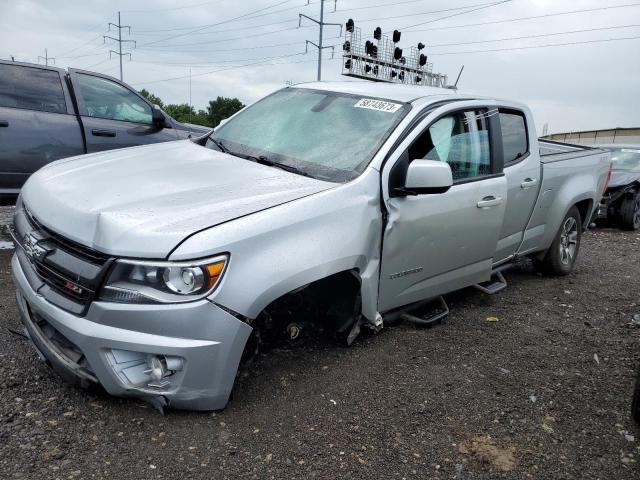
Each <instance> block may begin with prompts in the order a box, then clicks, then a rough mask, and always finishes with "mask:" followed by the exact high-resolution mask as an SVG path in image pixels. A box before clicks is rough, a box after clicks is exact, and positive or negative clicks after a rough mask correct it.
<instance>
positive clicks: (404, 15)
mask: <svg viewBox="0 0 640 480" xmlns="http://www.w3.org/2000/svg"><path fill="white" fill-rule="evenodd" d="M505 1H512V0H505ZM479 5H482V7H480V8H478V9H477V10H480V9H481V8H487V7H493V6H494V5H496V2H491V3H481V4H479ZM464 8H468V7H464ZM453 10H460V8H446V9H444V10H431V11H428V12H417V13H416V12H414V13H405V14H403V15H394V16H392V17H389V16H385V17H376V18H365V19H358V23H359V24H360V23H365V22H375V21H378V20H392V19H394V18H405V17H419V16H420V15H430V14H433V13H442V12H450V11H453ZM473 11H475V10H469V11H466V12H460V13H457V14H455V15H448V16H445V17H441V18H436V19H434V20H430V21H429V22H427V23H431V22H432V21H433V22H436V21H438V20H442V19H445V18H449V17H454V16H456V15H464V14H465V13H470V12H473Z"/></svg>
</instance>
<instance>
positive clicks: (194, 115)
mask: <svg viewBox="0 0 640 480" xmlns="http://www.w3.org/2000/svg"><path fill="white" fill-rule="evenodd" d="M164 111H165V112H167V113H168V114H169V115H171V116H172V117H173V118H175V119H176V120H177V121H179V122H181V123H193V124H195V125H203V126H205V127H209V126H210V125H209V118H208V117H207V112H205V111H204V110H199V111H197V112H196V110H195V108H193V107H192V106H189V104H187V103H181V104H179V105H178V104H173V103H172V104H169V105H165V106H164Z"/></svg>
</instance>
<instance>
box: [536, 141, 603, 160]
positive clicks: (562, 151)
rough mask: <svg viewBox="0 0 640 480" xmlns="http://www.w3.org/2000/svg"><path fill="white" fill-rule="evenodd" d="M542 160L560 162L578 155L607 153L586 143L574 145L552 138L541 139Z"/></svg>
mask: <svg viewBox="0 0 640 480" xmlns="http://www.w3.org/2000/svg"><path fill="white" fill-rule="evenodd" d="M538 144H539V145H540V161H541V162H542V163H551V162H559V161H562V160H569V159H571V158H576V157H585V156H590V155H599V154H602V153H605V151H604V150H601V149H599V148H593V147H587V146H585V145H574V144H571V143H561V142H553V141H551V140H543V139H539V140H538Z"/></svg>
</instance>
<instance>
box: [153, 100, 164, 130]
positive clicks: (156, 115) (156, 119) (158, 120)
mask: <svg viewBox="0 0 640 480" xmlns="http://www.w3.org/2000/svg"><path fill="white" fill-rule="evenodd" d="M151 122H152V123H153V125H154V126H156V127H158V128H159V129H163V128H164V127H165V126H166V119H165V118H164V113H162V110H160V109H159V108H158V106H157V105H154V106H153V108H152V109H151Z"/></svg>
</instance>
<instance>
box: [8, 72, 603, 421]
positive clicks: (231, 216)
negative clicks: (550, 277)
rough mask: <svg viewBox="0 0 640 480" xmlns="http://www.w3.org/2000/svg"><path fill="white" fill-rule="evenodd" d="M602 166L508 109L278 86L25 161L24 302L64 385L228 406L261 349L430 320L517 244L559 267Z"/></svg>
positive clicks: (568, 263)
mask: <svg viewBox="0 0 640 480" xmlns="http://www.w3.org/2000/svg"><path fill="white" fill-rule="evenodd" d="M610 163H611V162H610V157H609V154H608V153H606V152H603V151H601V150H596V149H590V148H585V147H578V146H568V145H564V144H556V143H552V142H539V141H538V140H537V137H536V133H535V129H534V123H533V119H532V117H531V113H530V112H529V110H528V109H527V107H525V106H524V105H521V104H519V103H514V102H510V101H504V100H498V99H494V98H481V97H478V96H475V95H467V94H463V93H459V92H454V91H452V90H446V89H436V88H427V87H410V86H400V85H388V84H373V83H367V82H364V83H361V82H344V83H310V84H305V85H298V86H296V87H289V88H285V89H283V90H280V91H277V92H275V93H273V94H271V95H269V96H267V97H266V98H264V99H262V100H261V101H259V102H257V103H255V104H254V105H253V106H251V107H249V108H247V109H245V110H244V111H241V112H239V113H238V114H236V115H235V116H234V117H232V118H231V119H230V120H229V121H228V122H226V123H225V124H223V125H222V126H220V127H218V128H217V129H216V130H215V132H214V133H213V134H211V135H210V136H205V137H202V138H200V139H197V140H195V141H192V140H183V141H176V142H169V143H163V144H157V145H147V146H141V147H134V148H128V149H123V150H118V151H110V152H101V153H95V154H89V155H84V156H79V157H74V158H68V159H64V160H60V161H57V162H54V163H52V164H50V165H48V166H46V167H44V168H43V169H41V170H40V171H38V172H37V173H36V174H34V175H33V176H32V177H31V178H30V179H29V180H28V181H27V183H26V185H25V187H24V188H23V190H22V194H21V197H20V199H19V200H18V204H17V208H16V213H15V218H14V229H13V236H14V242H15V244H16V252H15V256H14V258H13V260H12V268H13V276H14V279H15V283H16V286H17V300H18V305H19V307H20V312H21V315H22V320H23V322H24V325H25V327H26V330H27V331H28V334H29V336H30V338H31V340H32V341H33V343H34V344H35V346H36V347H37V350H38V351H39V352H40V355H41V356H42V357H43V358H45V359H47V361H48V362H49V363H50V364H51V365H52V367H53V368H54V369H55V370H57V371H58V372H59V373H60V374H61V375H62V376H63V377H65V378H67V379H69V380H71V381H74V382H76V383H78V384H80V385H82V386H87V385H92V384H100V385H102V387H104V389H105V390H106V391H107V392H109V393H111V394H114V395H119V396H134V397H139V398H145V399H147V400H149V401H150V402H152V403H154V404H156V405H158V406H164V405H169V406H171V407H175V408H186V409H198V410H207V409H220V408H223V407H224V406H225V405H226V403H227V401H228V399H229V395H230V393H231V390H232V386H233V383H234V379H235V376H236V372H237V369H238V365H239V362H240V360H241V357H242V355H243V352H244V353H245V354H246V353H247V352H248V351H252V350H253V349H254V348H255V346H256V344H258V343H259V342H260V341H267V340H268V341H278V340H279V339H285V340H286V339H295V338H297V337H299V336H300V335H303V334H305V331H311V332H313V331H314V330H315V331H322V332H325V333H327V334H329V335H332V336H336V337H337V338H338V339H340V340H341V341H346V342H347V343H350V342H351V341H352V340H353V339H354V338H355V337H356V335H357V334H358V332H359V331H360V329H361V327H370V328H372V329H374V330H379V329H381V328H382V327H383V325H385V323H388V322H391V321H393V320H395V319H398V318H399V317H400V316H403V317H404V318H406V319H408V320H411V321H414V322H417V323H428V322H430V321H433V320H434V319H436V318H441V317H442V315H443V311H444V312H446V304H445V302H444V300H443V299H442V297H441V296H442V295H443V294H445V293H447V292H451V291H453V290H456V289H460V288H463V287H467V286H470V285H476V286H477V287H478V288H480V289H481V290H483V291H485V292H487V293H494V292H496V291H498V290H500V289H501V288H503V287H504V285H505V282H504V280H503V277H502V276H501V274H500V272H501V271H502V270H503V269H504V268H506V267H507V266H509V265H510V264H511V263H512V262H513V261H514V260H515V259H517V258H519V257H522V256H528V257H530V258H532V259H533V261H534V263H535V264H536V266H538V267H539V268H541V269H543V270H545V271H546V272H548V273H550V274H556V275H565V274H568V273H569V272H570V271H571V269H572V267H573V265H574V262H575V260H576V256H577V254H578V250H579V248H580V238H581V235H582V233H583V231H584V229H585V223H586V222H584V219H589V218H591V215H592V213H593V210H594V207H595V206H596V205H597V204H598V202H599V200H600V197H601V196H602V193H603V191H604V190H605V188H606V183H607V178H608V172H610ZM434 312H435V313H434Z"/></svg>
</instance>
